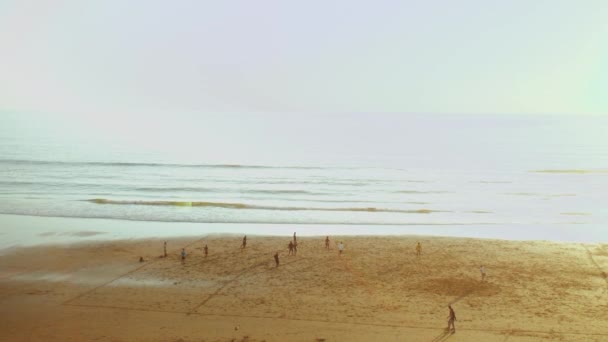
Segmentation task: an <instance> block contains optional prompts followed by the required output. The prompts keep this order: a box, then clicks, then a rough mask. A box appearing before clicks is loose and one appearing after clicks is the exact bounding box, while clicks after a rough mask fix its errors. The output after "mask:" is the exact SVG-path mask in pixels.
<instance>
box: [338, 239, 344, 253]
mask: <svg viewBox="0 0 608 342" xmlns="http://www.w3.org/2000/svg"><path fill="white" fill-rule="evenodd" d="M342 252H344V243H342V241H340V243H339V244H338V255H342Z"/></svg>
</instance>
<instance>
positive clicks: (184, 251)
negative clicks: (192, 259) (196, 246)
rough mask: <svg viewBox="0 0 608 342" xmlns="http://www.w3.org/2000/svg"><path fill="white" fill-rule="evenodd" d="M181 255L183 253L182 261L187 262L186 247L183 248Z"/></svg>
mask: <svg viewBox="0 0 608 342" xmlns="http://www.w3.org/2000/svg"><path fill="white" fill-rule="evenodd" d="M181 255H182V263H184V262H186V255H187V254H186V249H185V248H182V253H181Z"/></svg>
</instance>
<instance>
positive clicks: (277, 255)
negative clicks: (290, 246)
mask: <svg viewBox="0 0 608 342" xmlns="http://www.w3.org/2000/svg"><path fill="white" fill-rule="evenodd" d="M274 262H275V263H276V264H277V267H279V252H276V253H274Z"/></svg>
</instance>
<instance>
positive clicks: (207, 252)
mask: <svg viewBox="0 0 608 342" xmlns="http://www.w3.org/2000/svg"><path fill="white" fill-rule="evenodd" d="M204 251H205V258H206V257H207V255H208V254H209V248H208V247H207V245H205V248H204Z"/></svg>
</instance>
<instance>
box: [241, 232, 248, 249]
mask: <svg viewBox="0 0 608 342" xmlns="http://www.w3.org/2000/svg"><path fill="white" fill-rule="evenodd" d="M245 247H247V235H245V236H244V237H243V243H242V244H241V249H245Z"/></svg>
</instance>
